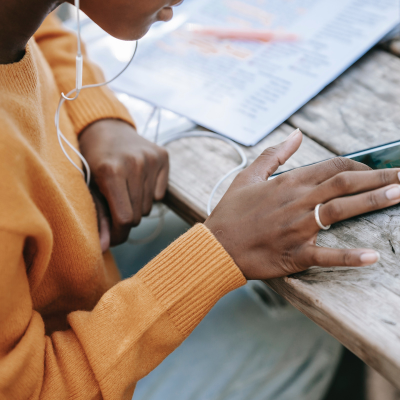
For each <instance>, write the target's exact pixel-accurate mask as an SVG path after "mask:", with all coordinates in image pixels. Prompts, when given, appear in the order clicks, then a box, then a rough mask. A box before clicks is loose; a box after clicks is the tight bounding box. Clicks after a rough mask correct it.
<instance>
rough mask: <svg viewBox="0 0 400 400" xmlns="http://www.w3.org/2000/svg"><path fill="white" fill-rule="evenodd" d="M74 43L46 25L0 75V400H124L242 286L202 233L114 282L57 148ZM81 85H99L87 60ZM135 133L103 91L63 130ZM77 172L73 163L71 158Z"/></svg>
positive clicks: (77, 183) (87, 97)
mask: <svg viewBox="0 0 400 400" xmlns="http://www.w3.org/2000/svg"><path fill="white" fill-rule="evenodd" d="M75 51H76V38H75V37H74V35H73V34H72V33H69V32H65V31H64V30H63V29H62V28H61V27H60V25H59V23H58V22H57V20H56V19H55V18H54V17H52V16H51V17H49V18H47V19H46V21H45V22H44V24H43V26H42V28H41V29H40V30H39V31H38V32H37V33H36V34H35V38H34V39H31V40H30V41H29V44H28V46H27V49H26V54H25V56H24V57H23V59H22V60H21V61H19V62H17V63H14V64H10V65H0V121H1V124H0V171H1V176H2V179H1V180H0V276H1V279H0V327H1V329H0V399H7V400H12V399H18V400H19V399H52V400H53V399H57V400H58V399H85V400H87V399H118V400H120V399H129V400H130V399H131V397H132V394H133V391H134V388H135V385H136V382H137V381H138V380H139V379H141V378H143V377H144V376H145V375H146V374H148V373H149V372H150V371H151V370H152V369H154V368H155V367H156V366H157V365H158V364H159V363H160V362H161V361H162V360H163V359H164V358H165V357H166V356H167V355H168V354H170V353H171V352H172V351H173V350H174V349H175V348H176V347H177V346H179V345H180V344H181V343H182V341H183V340H184V339H185V338H186V337H187V335H188V334H189V333H190V332H191V331H192V330H193V329H194V328H195V326H196V325H197V324H198V323H199V322H200V321H201V319H202V318H203V317H204V316H205V315H206V313H207V312H208V311H209V310H210V309H211V307H212V306H213V305H214V304H215V303H216V302H217V301H218V300H219V299H220V298H221V297H222V296H223V295H224V294H226V293H228V292H229V291H231V290H233V289H235V288H238V287H240V286H241V285H243V284H244V283H245V278H244V277H243V275H242V273H241V272H240V270H239V269H238V268H237V266H236V265H235V263H234V262H233V260H232V259H231V257H230V256H229V255H228V254H227V253H226V252H225V250H224V249H223V248H222V246H221V245H220V244H219V242H218V241H217V240H216V239H215V238H214V236H213V235H212V234H211V233H210V232H209V231H208V230H207V228H206V227H205V226H203V225H200V224H199V225H196V226H195V227H193V228H192V229H191V230H189V231H188V232H187V233H186V234H185V235H183V236H182V237H180V238H179V239H178V240H176V241H175V242H174V243H173V244H171V245H170V246H169V247H168V248H167V249H166V250H164V251H163V252H162V253H161V254H160V255H159V256H157V257H156V258H155V259H154V260H152V261H151V262H150V263H149V264H148V265H147V266H146V267H145V268H143V269H142V270H141V271H140V272H139V273H138V274H136V275H135V276H133V277H131V278H130V279H126V280H124V281H122V282H121V281H120V276H119V273H118V270H117V268H116V266H115V264H114V261H113V259H112V256H111V253H110V252H106V253H105V254H102V253H101V248H100V243H99V236H98V231H97V218H96V210H95V206H94V204H93V201H92V198H91V195H90V193H89V191H88V189H87V187H86V185H85V182H84V180H83V179H82V176H81V175H80V173H79V172H78V171H77V170H76V169H75V168H74V167H73V166H72V165H71V164H70V163H69V161H68V160H67V159H66V157H65V156H64V154H63V153H62V151H61V149H60V146H59V144H58V141H57V135H56V129H55V126H54V114H55V112H56V109H57V105H58V102H59V98H60V92H61V91H64V92H65V93H66V92H68V91H69V90H71V88H73V87H74V85H75ZM84 79H85V80H86V82H84V83H95V82H99V81H102V80H103V75H102V74H101V72H100V70H99V69H98V68H97V67H96V66H94V65H93V64H91V63H89V62H88V60H85V77H84ZM102 118H117V119H121V120H123V121H126V122H127V123H129V124H133V121H132V120H131V118H130V116H129V114H128V112H127V111H126V109H125V108H124V107H123V106H122V105H121V104H120V103H119V102H118V101H117V100H116V99H115V97H114V96H113V94H112V93H111V92H110V91H109V90H108V89H107V88H102V89H95V90H93V91H90V90H88V91H86V92H82V94H81V96H80V98H79V100H78V101H76V102H67V103H66V104H65V107H64V108H63V109H62V112H61V114H60V128H61V130H62V132H63V134H64V135H65V136H66V138H67V139H68V140H69V141H70V142H71V143H72V144H74V145H75V146H76V147H78V135H79V133H80V132H81V131H82V129H84V128H85V127H86V126H88V125H89V124H91V123H92V122H94V121H96V120H98V119H102ZM71 157H72V158H74V160H75V162H77V163H79V159H77V157H76V155H74V154H71Z"/></svg>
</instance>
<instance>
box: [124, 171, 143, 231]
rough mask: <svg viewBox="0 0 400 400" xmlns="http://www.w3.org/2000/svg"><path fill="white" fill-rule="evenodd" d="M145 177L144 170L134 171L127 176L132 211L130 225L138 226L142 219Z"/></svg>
mask: <svg viewBox="0 0 400 400" xmlns="http://www.w3.org/2000/svg"><path fill="white" fill-rule="evenodd" d="M145 179H146V177H145V176H144V170H139V171H134V172H132V173H131V175H130V176H129V178H128V190H129V199H130V202H131V207H132V212H133V216H132V226H138V225H139V224H140V221H141V219H142V207H143V194H144V189H145V187H144V185H145Z"/></svg>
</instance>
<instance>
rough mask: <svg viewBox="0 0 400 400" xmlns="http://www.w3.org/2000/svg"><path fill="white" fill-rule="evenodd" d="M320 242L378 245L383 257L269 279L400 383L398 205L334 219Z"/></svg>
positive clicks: (341, 338)
mask: <svg viewBox="0 0 400 400" xmlns="http://www.w3.org/2000/svg"><path fill="white" fill-rule="evenodd" d="M318 244H319V245H321V246H327V247H343V248H345V247H347V248H355V247H367V248H374V249H376V250H377V251H379V252H380V254H381V260H380V262H379V263H378V264H377V265H374V266H371V267H367V268H362V269H358V268H337V269H333V268H329V269H322V268H317V267H313V268H311V269H309V270H308V271H306V272H303V273H301V274H296V275H293V276H292V277H289V278H284V279H277V280H273V281H269V282H268V284H269V285H270V286H271V287H272V288H274V289H275V290H276V291H277V292H279V293H281V294H283V295H284V297H286V298H287V299H288V300H289V301H290V302H291V303H292V304H294V305H295V306H296V307H297V308H298V309H300V310H301V311H302V312H303V313H304V314H306V315H307V316H309V317H310V318H311V319H312V320H314V321H315V322H316V323H318V324H319V325H320V326H322V327H323V328H324V329H326V330H327V331H328V332H329V333H331V334H332V335H333V336H335V337H336V338H337V339H338V340H340V341H341V342H342V343H343V344H344V345H345V346H346V347H348V348H349V349H350V350H351V351H353V352H354V353H355V354H357V355H358V356H359V357H360V358H361V359H363V360H364V361H365V362H366V363H367V364H368V365H370V366H372V367H373V368H374V369H376V370H377V371H379V372H380V373H381V374H382V375H383V376H385V377H386V378H387V379H388V380H389V381H391V382H392V383H393V384H394V385H396V386H397V387H399V388H400V263H399V256H400V207H398V206H397V207H392V208H390V209H387V210H384V211H383V212H379V213H372V214H369V215H366V216H363V217H360V218H356V219H353V220H349V221H345V222H343V223H340V224H336V225H335V226H334V227H333V228H332V229H331V230H330V231H328V232H322V233H321V234H320V235H319V238H318Z"/></svg>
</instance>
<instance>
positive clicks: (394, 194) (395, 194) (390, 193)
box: [385, 186, 400, 200]
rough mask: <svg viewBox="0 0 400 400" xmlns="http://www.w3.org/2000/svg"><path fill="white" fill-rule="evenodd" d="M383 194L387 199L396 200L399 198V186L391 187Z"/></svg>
mask: <svg viewBox="0 0 400 400" xmlns="http://www.w3.org/2000/svg"><path fill="white" fill-rule="evenodd" d="M385 196H386V197H387V198H388V199H389V200H397V199H400V186H396V187H393V188H391V189H389V190H387V191H386V193H385Z"/></svg>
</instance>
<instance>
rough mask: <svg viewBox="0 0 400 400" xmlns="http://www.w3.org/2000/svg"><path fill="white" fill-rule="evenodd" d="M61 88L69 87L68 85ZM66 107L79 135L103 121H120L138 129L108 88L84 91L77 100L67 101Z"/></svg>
mask: <svg viewBox="0 0 400 400" xmlns="http://www.w3.org/2000/svg"><path fill="white" fill-rule="evenodd" d="M85 84H86V82H85ZM60 86H61V88H63V87H68V86H67V85H66V84H65V85H62V84H60ZM65 106H66V107H67V109H68V114H69V116H70V119H71V121H72V124H73V126H74V130H75V132H76V133H77V134H78V135H79V134H80V133H81V132H82V131H83V130H84V129H85V128H86V127H88V126H89V125H90V124H92V123H93V122H96V121H98V120H101V119H119V120H122V121H125V122H126V123H128V124H130V125H132V126H133V127H134V128H136V127H135V123H134V122H133V119H132V117H131V115H130V114H129V112H128V110H127V109H126V108H125V106H124V105H123V104H122V103H121V102H120V101H119V100H118V99H117V98H116V96H115V95H114V93H113V92H112V91H111V89H109V88H108V87H106V86H102V87H98V88H91V89H84V90H82V92H81V93H80V94H79V97H78V98H77V99H76V100H74V101H67V102H66V104H65Z"/></svg>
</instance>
